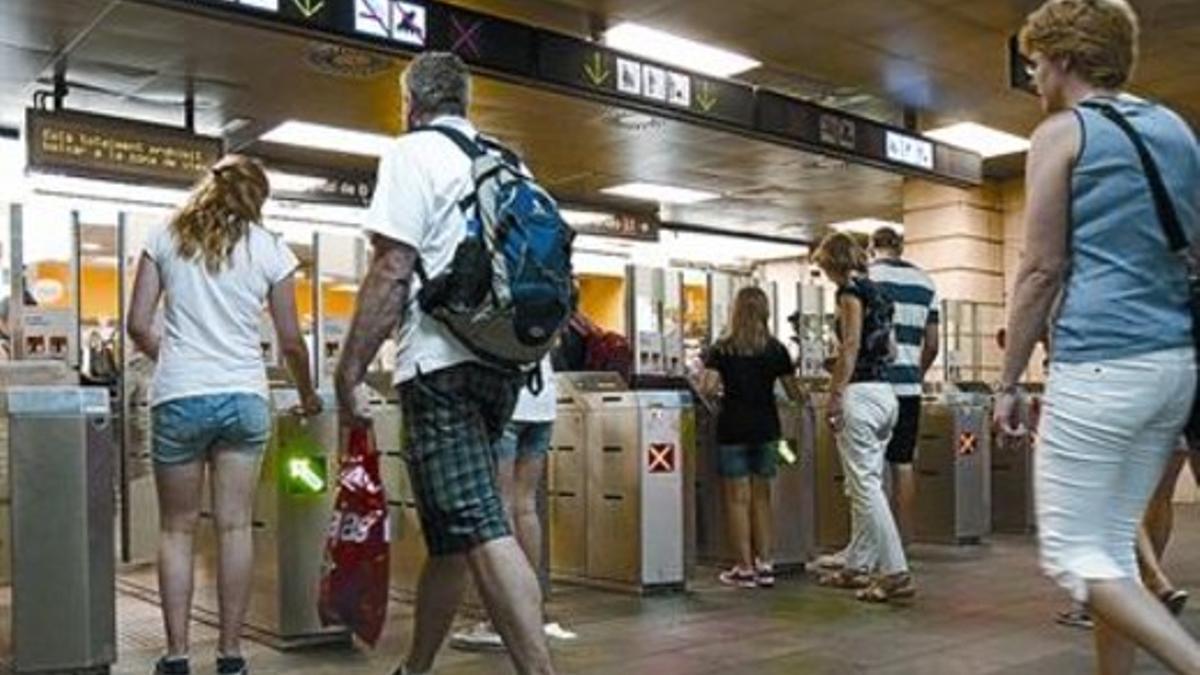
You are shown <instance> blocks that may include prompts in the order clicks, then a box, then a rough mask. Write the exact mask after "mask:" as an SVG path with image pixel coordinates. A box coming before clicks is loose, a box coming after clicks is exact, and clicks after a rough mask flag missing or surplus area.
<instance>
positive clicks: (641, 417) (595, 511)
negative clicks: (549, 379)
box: [549, 373, 694, 592]
mask: <svg viewBox="0 0 1200 675" xmlns="http://www.w3.org/2000/svg"><path fill="white" fill-rule="evenodd" d="M559 392H560V395H561V396H562V398H563V399H570V401H572V402H573V404H574V405H577V406H578V408H577V409H576V408H574V407H573V405H572V404H571V403H567V404H566V405H563V406H560V408H559V410H560V413H565V415H564V414H560V419H561V420H562V421H563V422H564V423H560V424H559V425H558V426H559V431H557V432H556V435H555V439H554V441H553V445H554V452H553V453H552V459H551V479H550V493H551V495H550V497H551V499H550V501H551V508H550V520H551V523H550V527H549V531H550V533H551V534H550V536H551V559H550V565H551V571H552V572H553V573H554V575H555V576H557V577H561V578H565V579H568V580H572V581H577V582H581V583H585V584H592V585H597V586H603V587H609V588H614V589H617V590H632V591H636V592H646V591H654V590H664V589H665V590H670V589H680V588H683V586H684V584H685V581H686V579H685V575H684V569H685V557H686V553H685V549H686V545H685V541H684V540H685V529H686V524H685V520H686V518H685V510H686V506H685V498H684V485H683V481H684V474H685V471H684V468H683V466H684V462H686V461H689V460H688V457H687V456H688V454H689V453H691V449H690V448H688V447H685V445H684V443H685V440H686V437H687V436H689V435H694V434H686V433H685V429H687V428H688V427H690V426H691V425H692V424H693V422H692V420H691V419H689V418H690V417H691V415H692V410H691V408H692V404H691V395H690V394H689V393H687V392H685V391H630V390H627V389H625V385H624V383H623V382H622V381H621V379H620V377H619V376H617V375H615V374H612V373H572V374H568V375H564V376H562V377H560V378H559ZM575 410H578V418H574V417H572V413H573V412H574V411H575ZM569 420H578V421H575V422H571V421H569ZM580 430H582V433H580ZM580 441H582V443H580ZM575 448H580V450H577V449H575ZM580 524H582V528H579V525H580ZM580 533H583V534H580Z"/></svg>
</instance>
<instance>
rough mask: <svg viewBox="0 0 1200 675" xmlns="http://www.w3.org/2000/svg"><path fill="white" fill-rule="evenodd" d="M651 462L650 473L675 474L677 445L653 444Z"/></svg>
mask: <svg viewBox="0 0 1200 675" xmlns="http://www.w3.org/2000/svg"><path fill="white" fill-rule="evenodd" d="M649 460H650V461H649V467H650V468H649V471H650V473H674V471H675V444H674V443H651V444H650V455H649Z"/></svg>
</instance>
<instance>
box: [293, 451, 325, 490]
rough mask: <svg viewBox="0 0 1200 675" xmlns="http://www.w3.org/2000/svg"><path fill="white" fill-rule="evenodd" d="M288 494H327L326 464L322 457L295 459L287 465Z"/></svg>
mask: <svg viewBox="0 0 1200 675" xmlns="http://www.w3.org/2000/svg"><path fill="white" fill-rule="evenodd" d="M287 477H288V492H290V493H292V494H313V495H316V494H321V493H323V492H325V462H324V461H323V460H322V459H321V458H320V457H294V458H292V459H290V460H288V463H287Z"/></svg>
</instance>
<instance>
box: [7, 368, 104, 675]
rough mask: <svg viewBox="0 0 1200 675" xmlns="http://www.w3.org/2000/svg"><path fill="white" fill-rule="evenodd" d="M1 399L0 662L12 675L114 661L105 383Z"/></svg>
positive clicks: (21, 391)
mask: <svg viewBox="0 0 1200 675" xmlns="http://www.w3.org/2000/svg"><path fill="white" fill-rule="evenodd" d="M0 399H2V400H3V402H4V406H5V408H6V410H5V421H6V423H7V439H6V440H7V442H6V443H5V444H4V451H5V452H6V453H7V455H8V467H7V468H8V476H7V479H6V480H5V481H3V482H4V488H5V489H6V490H8V495H9V497H10V498H11V509H10V513H9V515H10V518H11V522H10V524H9V525H10V532H11V546H8V547H7V549H8V550H7V551H5V553H6V554H7V555H8V556H9V565H10V570H11V578H12V583H11V586H9V587H7V588H4V589H3V591H2V593H3V596H4V597H3V598H2V599H0V607H2V609H0V624H3V623H4V622H5V620H7V625H6V626H0V632H2V633H3V636H0V661H4V660H8V659H11V664H10V665H11V667H12V670H14V671H15V672H18V673H25V672H43V673H45V672H50V673H68V672H69V673H92V672H104V673H106V672H108V670H109V666H110V665H111V664H112V663H114V662H115V661H116V584H115V574H116V570H115V565H116V550H115V546H114V538H115V537H114V532H113V518H114V516H115V512H114V508H115V505H114V501H115V495H114V489H113V479H114V461H115V459H114V453H115V448H114V447H113V434H112V429H111V428H110V424H111V411H110V406H109V398H108V391H107V390H106V389H99V388H82V387H13V388H10V389H8V390H7V391H6V392H4V395H3V396H0ZM7 543H8V542H6V544H7ZM10 637H11V641H10V639H9V638H10ZM6 643H7V645H6ZM5 646H7V647H8V649H7V650H6V649H4V647H5Z"/></svg>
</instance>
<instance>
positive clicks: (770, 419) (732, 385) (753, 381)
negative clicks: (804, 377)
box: [704, 338, 793, 445]
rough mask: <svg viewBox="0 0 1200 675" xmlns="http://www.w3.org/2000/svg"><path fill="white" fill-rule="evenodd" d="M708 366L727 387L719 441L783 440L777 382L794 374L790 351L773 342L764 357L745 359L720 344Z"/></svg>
mask: <svg viewBox="0 0 1200 675" xmlns="http://www.w3.org/2000/svg"><path fill="white" fill-rule="evenodd" d="M704 365H705V367H706V368H710V369H712V370H715V371H717V372H718V373H720V374H721V382H722V383H723V384H724V386H725V397H724V398H723V399H722V400H721V413H720V416H719V417H718V418H717V441H718V442H719V443H721V444H722V445H740V444H760V443H769V442H771V441H777V440H779V438H780V431H779V411H778V409H777V408H776V405H775V380H777V379H779V378H780V377H783V376H785V375H791V374H792V372H793V369H792V357H791V356H790V355H789V354H788V351H787V347H784V346H783V343H782V342H780V341H779V340H776V339H775V338H771V340H770V341H769V342H768V343H767V348H766V349H765V350H764V351H763V352H762V353H760V354H755V355H753V356H742V355H739V354H734V353H732V351H731V350H730V349H729V348H728V347H727V346H726V345H724V344H722V343H720V342H718V343H717V344H716V345H715V346H713V348H712V349H711V350H709V352H708V354H707V355H706V356H705V358H704Z"/></svg>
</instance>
